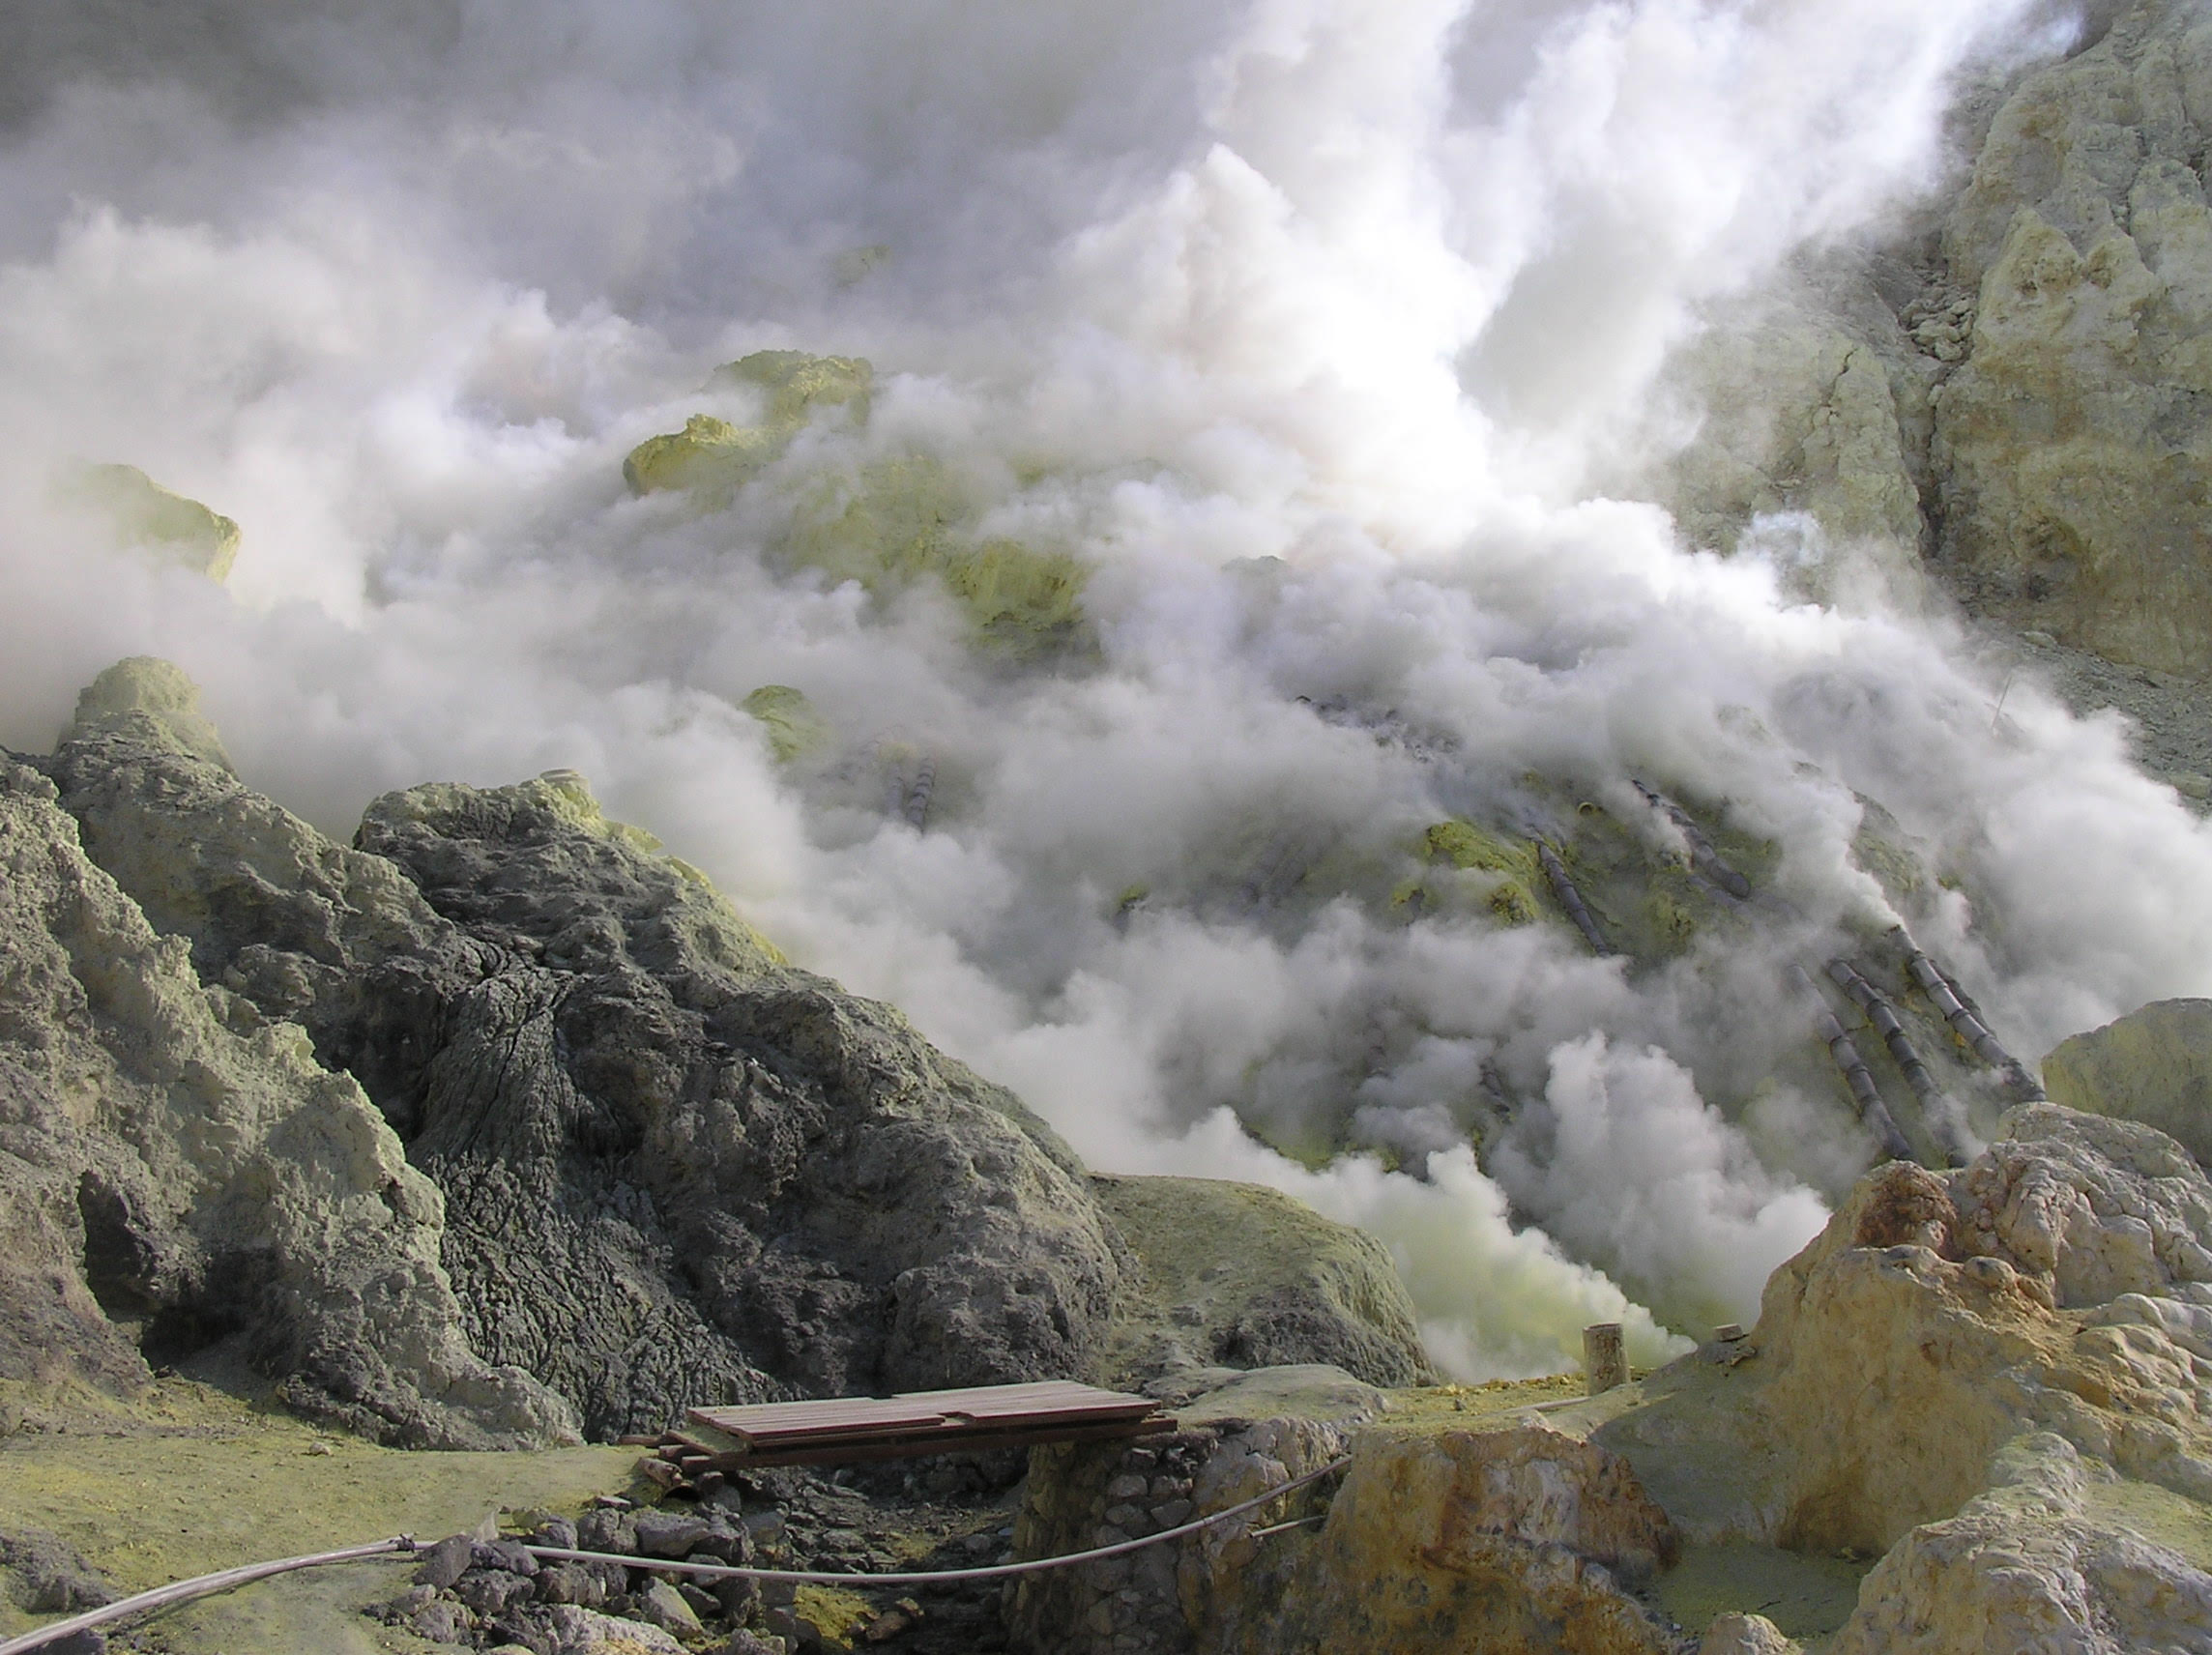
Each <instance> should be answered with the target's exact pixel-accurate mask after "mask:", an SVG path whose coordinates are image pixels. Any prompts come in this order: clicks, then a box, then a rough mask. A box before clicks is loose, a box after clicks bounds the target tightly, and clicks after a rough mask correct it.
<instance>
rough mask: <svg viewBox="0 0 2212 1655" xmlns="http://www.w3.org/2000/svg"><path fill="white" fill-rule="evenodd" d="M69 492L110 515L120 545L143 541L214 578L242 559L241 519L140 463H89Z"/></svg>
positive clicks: (146, 547)
mask: <svg viewBox="0 0 2212 1655" xmlns="http://www.w3.org/2000/svg"><path fill="white" fill-rule="evenodd" d="M65 495H66V497H67V498H69V499H70V500H71V501H73V503H74V504H77V505H81V506H86V507H90V508H93V509H94V510H95V511H97V512H99V513H100V514H101V515H102V516H103V517H104V518H106V520H107V521H108V523H109V524H110V525H111V526H112V528H113V531H114V541H115V546H116V549H117V550H119V551H120V550H122V549H124V548H125V547H138V548H141V549H143V550H146V551H150V552H153V553H155V554H157V555H158V556H160V558H161V559H162V560H163V561H164V562H167V563H173V564H178V565H181V566H183V567H185V568H189V569H191V570H193V571H194V572H195V573H198V574H204V575H206V576H207V577H208V579H210V580H213V581H220V580H222V579H224V578H225V577H226V576H228V575H229V573H230V567H231V565H232V564H234V563H236V562H237V561H238V525H237V524H236V523H234V522H232V521H231V520H230V519H229V518H228V517H225V516H223V515H221V514H220V513H219V512H216V511H211V510H209V509H208V508H206V507H205V506H202V505H201V504H200V503H199V502H198V501H196V500H188V499H186V498H185V497H184V496H183V495H181V494H173V493H171V492H170V491H169V490H168V489H165V488H163V487H162V486H161V485H160V483H158V482H156V481H155V480H154V479H152V478H150V477H148V476H147V475H146V474H145V473H144V472H142V471H140V470H139V469H138V468H137V467H136V466H131V465H90V466H86V467H84V468H83V469H82V470H81V471H80V472H78V473H77V475H76V476H75V477H74V478H73V479H72V480H71V482H70V484H69V485H68V487H67V488H66V490H65Z"/></svg>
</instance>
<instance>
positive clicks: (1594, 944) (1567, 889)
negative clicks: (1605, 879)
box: [1536, 839, 1613, 954]
mask: <svg viewBox="0 0 2212 1655" xmlns="http://www.w3.org/2000/svg"><path fill="white" fill-rule="evenodd" d="M1536 860H1537V862H1538V863H1540V864H1541V865H1542V867H1543V869H1544V878H1545V879H1546V880H1548V881H1550V882H1551V886H1552V895H1553V896H1554V897H1556V898H1557V900H1558V904H1559V906H1560V907H1561V908H1563V909H1565V910H1566V911H1567V917H1568V918H1569V919H1572V920H1573V921H1574V922H1575V929H1576V930H1578V931H1580V932H1581V933H1582V934H1583V937H1584V938H1585V940H1586V941H1587V942H1588V944H1589V945H1590V951H1591V952H1592V953H1596V954H1610V953H1612V952H1613V947H1612V945H1611V944H1608V943H1607V942H1606V940H1605V933H1604V932H1603V931H1600V930H1599V929H1598V928H1597V921H1596V920H1595V919H1592V918H1591V917H1590V911H1589V909H1588V908H1587V907H1586V905H1585V904H1584V902H1583V893H1582V892H1581V891H1579V890H1577V889H1575V882H1574V881H1573V880H1571V879H1569V878H1568V877H1567V865H1566V863H1564V862H1562V861H1560V860H1559V857H1558V853H1557V852H1556V851H1554V850H1553V849H1552V847H1551V846H1549V845H1547V844H1546V843H1545V842H1544V841H1543V840H1541V839H1538V840H1537V841H1536Z"/></svg>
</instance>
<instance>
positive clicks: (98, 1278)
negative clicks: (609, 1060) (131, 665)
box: [0, 762, 575, 1446]
mask: <svg viewBox="0 0 2212 1655" xmlns="http://www.w3.org/2000/svg"><path fill="white" fill-rule="evenodd" d="M0 960H4V961H5V962H6V969H5V971H4V972H0V1235H4V1236H5V1238H6V1246H5V1248H4V1250H0V1377H6V1378H9V1379H26V1380H32V1381H41V1380H54V1379H79V1380H86V1381H90V1382H92V1383H95V1384H98V1385H101V1386H102V1387H104V1388H108V1389H114V1390H122V1391H128V1390H130V1389H131V1388H133V1387H134V1386H135V1385H137V1384H139V1383H141V1382H143V1380H144V1379H145V1377H146V1369H145V1365H144V1361H145V1357H144V1356H143V1355H142V1354H141V1347H142V1348H143V1350H144V1351H145V1352H146V1353H148V1354H152V1355H153V1356H155V1357H156V1358H157V1359H159V1358H160V1356H161V1354H162V1353H163V1352H164V1351H165V1350H186V1349H190V1348H192V1347H194V1346H197V1345H202V1344H206V1343H208V1342H209V1341H210V1340H212V1339H213V1338H216V1337H218V1336H223V1335H232V1334H235V1335H238V1336H240V1337H242V1338H243V1339H244V1341H245V1343H246V1346H247V1350H248V1351H249V1352H250V1353H251V1354H252V1356H253V1357H254V1359H255V1360H256V1361H257V1362H258V1364H259V1365H260V1366H262V1367H263V1368H265V1369H267V1370H268V1371H269V1372H271V1373H272V1374H275V1375H277V1376H280V1377H282V1378H283V1379H284V1394H285V1395H286V1396H287V1398H288V1399H289V1400H290V1401H292V1402H293V1403H294V1404H295V1405H297V1406H300V1407H302V1408H306V1410H308V1411H310V1412H313V1413H315V1414H318V1415H321V1416H324V1417H329V1418H333V1419H335V1420H338V1421H341V1422H343V1423H345V1424H347V1425H350V1426H352V1427H354V1428H356V1429H359V1430H362V1431H364V1433H366V1434H368V1435H371V1436H375V1437H382V1438H385V1439H388V1440H396V1441H402V1442H410V1443H418V1444H424V1445H469V1446H488V1445H494V1444H499V1443H511V1442H518V1441H543V1440H548V1439H558V1438H560V1437H572V1436H573V1434H574V1429H575V1427H574V1417H573V1415H572V1413H571V1412H570V1410H569V1409H568V1407H567V1406H566V1405H565V1404H564V1403H562V1402H561V1401H560V1399H559V1398H557V1397H555V1396H553V1395H551V1394H550V1393H549V1392H547V1391H546V1390H545V1389H544V1388H543V1387H541V1386H540V1385H538V1383H537V1382H536V1381H535V1380H533V1379H530V1378H528V1377H527V1376H526V1375H524V1374H522V1373H520V1372H518V1371H516V1370H513V1369H510V1368H498V1367H494V1366H491V1365H488V1364H486V1363H485V1362H484V1361H482V1360H481V1359H480V1357H479V1356H478V1355H477V1354H476V1352H475V1351H474V1350H471V1348H470V1344H469V1341H468V1338H467V1336H466V1332H465V1330H464V1328H463V1326H462V1321H461V1314H460V1307H459V1305H458V1303H457V1302H456V1301H455V1299H454V1296H453V1292H452V1289H451V1284H450V1282H449V1280H448V1278H447V1276H446V1273H445V1270H444V1268H443V1267H442V1265H441V1263H440V1262H439V1243H440V1239H441V1233H442V1230H443V1224H444V1204H443V1202H442V1201H441V1199H440V1197H439V1194H438V1191H437V1188H436V1186H435V1185H433V1184H432V1183H431V1182H430V1180H429V1179H427V1178H426V1177H424V1176H422V1174H421V1173H420V1172H418V1171H417V1170H416V1169H414V1168H413V1167H411V1166H409V1165H408V1163H407V1160H406V1157H405V1155H404V1153H403V1152H402V1150H401V1147H400V1145H399V1140H398V1139H397V1137H396V1136H395V1135H394V1134H393V1131H392V1129H391V1128H390V1127H389V1126H387V1125H386V1124H385V1122H384V1120H383V1118H381V1117H380V1116H379V1115H378V1113H377V1112H376V1110H375V1109H374V1107H373V1106H371V1104H370V1103H369V1101H368V1099H367V1098H366V1097H365V1096H364V1095H363V1093H362V1089H361V1088H360V1087H359V1086H358V1085H357V1084H356V1083H355V1082H354V1080H353V1079H352V1078H351V1077H350V1076H347V1075H343V1074H334V1073H332V1072H330V1071H329V1070H327V1069H324V1068H322V1067H320V1066H319V1065H317V1064H316V1062H315V1061H314V1059H313V1055H312V1053H311V1051H310V1050H309V1048H308V1045H307V1042H306V1038H305V1037H304V1036H303V1035H302V1034H301V1032H300V1031H299V1030H297V1029H296V1028H292V1027H289V1026H287V1025H284V1024H281V1023H272V1022H270V1021H268V1020H266V1019H264V1018H263V1017H262V1016H261V1015H260V1014H259V1013H258V1012H257V1011H256V1010H255V1009H254V1008H253V1007H252V1005H250V1004H249V1003H247V1002H245V1001H244V1000H242V999H240V998H239V997H237V996H235V995H233V994H231V993H229V992H227V991H225V990H222V989H219V988H215V989H209V988H203V987H202V986H201V983H200V980H199V978H198V977H197V976H196V975H195V974H194V973H193V971H192V968H191V963H190V960H189V953H188V950H187V947H186V945H185V944H183V943H182V942H180V941H178V940H176V939H173V938H164V937H160V936H158V935H156V933H155V931H154V929H153V928H152V927H151V926H149V925H148V923H147V922H146V919H145V916H144V915H142V914H141V913H140V912H139V910H138V908H137V907H136V906H135V905H134V904H132V903H131V901H130V900H129V899H128V898H127V897H126V896H125V895H124V893H123V892H122V891H121V890H120V889H118V888H117V886H116V884H115V881H114V880H113V879H112V878H110V877H109V876H108V875H107V874H106V873H104V872H103V871H102V870H101V869H100V868H99V867H97V866H96V865H94V863H93V862H92V861H91V860H90V859H89V858H88V857H86V856H85V854H84V851H83V848H82V846H81V845H80V843H79V840H78V834H77V826H76V824H75V823H74V822H73V821H72V820H71V819H70V817H69V816H68V815H66V814H65V813H64V812H63V811H62V810H61V809H60V808H59V806H58V803H57V800H56V796H55V790H54V787H53V785H52V784H51V783H50V782H49V781H47V780H46V778H45V777H44V776H43V775H41V774H39V773H37V772H36V771H34V770H32V769H28V768H26V767H24V766H22V765H18V764H15V763H13V762H8V763H6V764H5V765H4V766H0ZM133 1336H135V1337H133Z"/></svg>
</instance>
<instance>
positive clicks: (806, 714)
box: [739, 683, 831, 764]
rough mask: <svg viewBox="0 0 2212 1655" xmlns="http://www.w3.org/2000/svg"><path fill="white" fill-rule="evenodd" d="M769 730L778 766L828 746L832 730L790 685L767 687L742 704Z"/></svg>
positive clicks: (771, 685)
mask: <svg viewBox="0 0 2212 1655" xmlns="http://www.w3.org/2000/svg"><path fill="white" fill-rule="evenodd" d="M739 705H740V706H742V707H743V708H744V710H745V711H747V712H749V713H751V714H752V715H753V717H755V718H757V719H758V720H760V722H761V724H762V725H763V726H765V727H766V729H767V730H768V744H769V748H770V750H771V752H773V753H774V754H775V757H776V762H777V763H778V764H789V763H790V762H791V761H792V760H794V759H798V758H803V757H804V756H805V755H806V754H808V753H810V752H813V751H814V750H816V749H817V748H819V747H823V746H827V745H828V744H829V740H830V737H831V731H830V729H829V725H828V724H827V723H825V722H824V721H823V718H822V715H821V714H820V713H819V712H817V711H814V704H813V703H812V702H811V701H808V700H807V699H806V697H805V696H804V695H803V694H802V693H800V691H799V690H796V689H794V688H792V687H791V685H789V684H788V683H764V684H762V685H761V686H760V688H758V689H756V690H754V691H753V692H752V694H750V695H748V696H746V697H745V698H744V700H743V701H742V702H741V703H740V704H739Z"/></svg>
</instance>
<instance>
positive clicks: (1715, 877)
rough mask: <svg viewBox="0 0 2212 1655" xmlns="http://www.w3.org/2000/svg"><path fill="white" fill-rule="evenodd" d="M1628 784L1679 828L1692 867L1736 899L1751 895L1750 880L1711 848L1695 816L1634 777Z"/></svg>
mask: <svg viewBox="0 0 2212 1655" xmlns="http://www.w3.org/2000/svg"><path fill="white" fill-rule="evenodd" d="M1629 785H1630V786H1631V787H1633V788H1635V789H1636V791H1637V792H1638V793H1641V794H1642V795H1643V796H1644V802H1645V803H1647V804H1649V805H1650V806H1651V808H1652V809H1654V810H1656V811H1658V812H1659V813H1660V814H1661V815H1663V816H1665V817H1666V818H1667V820H1668V821H1670V822H1672V823H1674V826H1675V827H1678V828H1679V829H1681V833H1682V837H1683V839H1684V840H1685V841H1687V842H1688V844H1689V847H1690V866H1691V868H1692V869H1693V870H1694V871H1696V872H1697V873H1700V874H1703V876H1704V877H1705V879H1706V880H1707V881H1709V882H1710V883H1711V884H1712V885H1714V886H1717V887H1718V888H1719V889H1721V890H1722V891H1724V892H1726V893H1727V894H1728V895H1730V896H1732V897H1734V898H1735V899H1736V900H1737V901H1738V902H1742V901H1743V900H1745V899H1746V898H1747V897H1749V896H1750V895H1751V881H1749V880H1747V879H1745V878H1744V877H1743V875H1742V874H1740V873H1738V872H1736V870H1735V869H1734V868H1732V867H1731V866H1730V865H1729V864H1728V861H1727V859H1726V858H1725V857H1722V856H1721V854H1720V852H1719V851H1717V850H1715V849H1714V848H1713V842H1712V841H1711V840H1710V839H1708V838H1706V837H1705V834H1704V829H1703V828H1702V827H1699V826H1698V823H1697V819H1696V818H1695V817H1693V816H1692V815H1691V814H1690V813H1689V812H1688V811H1687V810H1684V809H1683V808H1682V807H1681V806H1680V805H1678V804H1676V803H1675V802H1674V800H1673V799H1671V798H1668V797H1667V796H1666V795H1665V794H1663V793H1656V792H1654V791H1653V790H1652V789H1650V788H1648V787H1645V786H1644V784H1643V783H1642V782H1640V781H1637V780H1636V779H1635V778H1634V777H1631V778H1630V780H1629Z"/></svg>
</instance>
